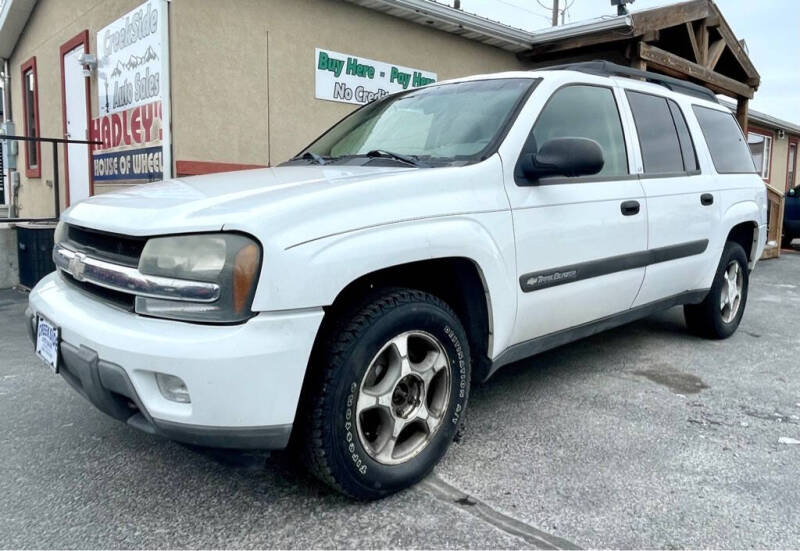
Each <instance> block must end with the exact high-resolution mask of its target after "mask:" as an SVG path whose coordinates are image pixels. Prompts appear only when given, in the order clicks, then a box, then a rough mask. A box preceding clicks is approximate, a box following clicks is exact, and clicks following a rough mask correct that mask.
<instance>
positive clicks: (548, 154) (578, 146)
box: [520, 138, 605, 181]
mask: <svg viewBox="0 0 800 551" xmlns="http://www.w3.org/2000/svg"><path fill="white" fill-rule="evenodd" d="M604 164H605V159H603V148H602V147H600V144H599V143H597V142H596V141H594V140H590V139H588V138H553V139H552V140H547V141H546V142H545V143H544V144H542V147H540V148H539V151H538V152H537V153H536V154H531V155H526V156H524V157H523V158H522V159H521V160H520V168H521V169H522V174H523V175H524V176H525V178H527V179H528V180H531V181H536V180H538V179H539V178H544V177H546V176H587V175H590V174H597V173H598V172H600V171H601V170H603V165H604Z"/></svg>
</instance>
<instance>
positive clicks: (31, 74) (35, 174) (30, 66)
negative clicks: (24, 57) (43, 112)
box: [20, 57, 42, 178]
mask: <svg viewBox="0 0 800 551" xmlns="http://www.w3.org/2000/svg"><path fill="white" fill-rule="evenodd" d="M20 69H21V71H22V112H23V124H24V126H23V128H24V132H25V137H26V138H38V137H39V89H38V83H37V75H36V57H32V58H30V59H29V60H28V61H26V62H25V63H23V64H22V66H21V68H20ZM39 157H41V144H40V142H34V141H30V142H28V141H26V142H25V175H26V176H27V177H28V178H39V177H41V174H42V171H41V167H40V166H39Z"/></svg>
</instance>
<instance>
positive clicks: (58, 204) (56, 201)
mask: <svg viewBox="0 0 800 551" xmlns="http://www.w3.org/2000/svg"><path fill="white" fill-rule="evenodd" d="M2 140H14V141H18V142H40V143H49V144H52V145H53V204H54V207H55V208H54V210H53V212H54V213H55V216H54V217H52V218H46V217H45V218H0V222H44V221H52V220H58V218H59V217H60V216H61V196H60V194H61V190H60V189H59V165H58V144H65V145H67V144H82V145H102V143H103V142H100V141H93V140H70V139H67V138H31V137H28V136H11V135H9V134H0V141H2ZM17 155H19V154H17ZM64 155H65V156H66V155H67V151H64ZM39 161H40V162H41V159H40V160H39ZM6 185H8V186H10V185H12V183H11V182H10V181H6ZM9 191H10V192H13V191H15V190H12V189H11V188H9ZM11 195H12V193H9V197H11ZM12 202H13V201H9V203H10V204H9V207H10V206H12V205H11V203H12Z"/></svg>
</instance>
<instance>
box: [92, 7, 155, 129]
mask: <svg viewBox="0 0 800 551" xmlns="http://www.w3.org/2000/svg"><path fill="white" fill-rule="evenodd" d="M161 10H166V4H165V3H164V2H163V1H162V0H149V1H148V2H146V3H144V4H142V5H141V6H139V7H138V8H136V9H134V10H132V11H130V12H128V13H126V14H125V15H123V16H122V17H120V18H119V19H117V20H116V21H114V22H113V23H111V24H110V25H108V26H107V27H104V28H102V29H100V31H99V32H98V33H97V76H98V84H97V95H98V103H97V105H98V106H99V108H100V114H101V115H106V114H108V113H116V112H117V111H123V110H125V109H130V108H131V107H136V106H137V105H143V104H145V103H151V102H153V101H156V100H160V99H162V96H163V94H164V82H163V76H162V75H163V70H162V67H163V65H164V64H165V63H166V62H167V60H166V59H164V51H163V48H162V44H161V28H160V27H161V25H162V24H164V20H165V19H166V18H165V17H164V18H163V19H162V15H166V14H161V13H160V11H161Z"/></svg>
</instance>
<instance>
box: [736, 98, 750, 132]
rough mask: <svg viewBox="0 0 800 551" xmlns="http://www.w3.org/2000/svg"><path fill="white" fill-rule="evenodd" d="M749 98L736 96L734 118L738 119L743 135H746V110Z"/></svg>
mask: <svg viewBox="0 0 800 551" xmlns="http://www.w3.org/2000/svg"><path fill="white" fill-rule="evenodd" d="M748 103H749V100H748V99H747V98H745V97H743V96H739V97H738V98H736V118H737V119H738V120H739V126H741V127H742V132H744V135H745V137H747V111H748V108H747V106H748Z"/></svg>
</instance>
